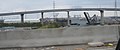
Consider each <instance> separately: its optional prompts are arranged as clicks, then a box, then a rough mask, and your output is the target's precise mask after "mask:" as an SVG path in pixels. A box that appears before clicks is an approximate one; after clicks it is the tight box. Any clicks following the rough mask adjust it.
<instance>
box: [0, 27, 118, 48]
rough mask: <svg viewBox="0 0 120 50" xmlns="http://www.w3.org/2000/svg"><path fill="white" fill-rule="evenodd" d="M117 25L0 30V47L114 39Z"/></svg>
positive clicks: (116, 34) (116, 33)
mask: <svg viewBox="0 0 120 50" xmlns="http://www.w3.org/2000/svg"><path fill="white" fill-rule="evenodd" d="M118 34H119V29H118V25H114V26H113V25H112V26H89V27H69V28H58V29H38V30H15V31H6V32H0V48H2V47H31V46H46V45H58V44H77V43H78V44H79V43H87V42H94V41H102V42H109V41H116V40H117V36H118Z"/></svg>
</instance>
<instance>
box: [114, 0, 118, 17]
mask: <svg viewBox="0 0 120 50" xmlns="http://www.w3.org/2000/svg"><path fill="white" fill-rule="evenodd" d="M114 4H115V9H117V0H115V3H114ZM114 15H115V16H118V14H117V10H115V13H114Z"/></svg>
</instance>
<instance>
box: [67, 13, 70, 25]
mask: <svg viewBox="0 0 120 50" xmlns="http://www.w3.org/2000/svg"><path fill="white" fill-rule="evenodd" d="M67 25H68V27H69V26H70V12H69V11H67Z"/></svg>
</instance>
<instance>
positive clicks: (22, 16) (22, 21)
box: [21, 14, 24, 23]
mask: <svg viewBox="0 0 120 50" xmlns="http://www.w3.org/2000/svg"><path fill="white" fill-rule="evenodd" d="M21 23H24V14H21Z"/></svg>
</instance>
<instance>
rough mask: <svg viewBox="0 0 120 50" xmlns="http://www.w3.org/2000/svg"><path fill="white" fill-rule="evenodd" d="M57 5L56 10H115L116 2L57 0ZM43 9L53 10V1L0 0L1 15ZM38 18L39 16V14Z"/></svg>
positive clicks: (119, 4) (119, 0) (118, 0)
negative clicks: (89, 8) (86, 8)
mask: <svg viewBox="0 0 120 50" xmlns="http://www.w3.org/2000/svg"><path fill="white" fill-rule="evenodd" d="M55 3H56V4H55V5H56V6H55V7H56V9H60V8H61V9H62V8H85V7H91V8H92V7H96V8H108V7H110V8H113V7H114V3H115V1H114V0H55ZM117 7H120V0H117ZM42 9H53V0H0V13H5V12H18V11H28V10H42ZM26 16H27V15H26ZM29 16H31V15H29ZM32 16H35V15H32ZM36 16H38V14H37V15H36ZM49 16H51V14H49ZM27 18H33V17H27ZM35 18H38V17H35Z"/></svg>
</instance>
